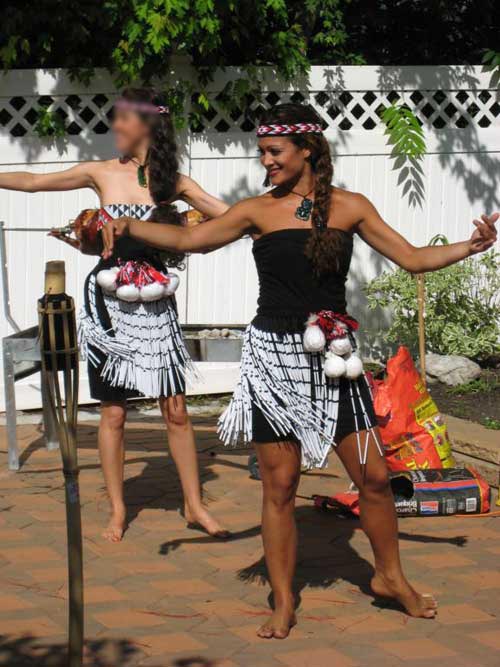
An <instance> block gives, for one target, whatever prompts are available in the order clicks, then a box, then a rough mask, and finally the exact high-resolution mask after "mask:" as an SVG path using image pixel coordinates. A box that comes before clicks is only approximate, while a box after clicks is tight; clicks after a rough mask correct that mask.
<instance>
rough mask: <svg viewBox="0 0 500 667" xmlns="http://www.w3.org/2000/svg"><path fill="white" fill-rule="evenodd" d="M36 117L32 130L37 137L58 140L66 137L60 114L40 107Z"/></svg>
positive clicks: (64, 125) (64, 123)
mask: <svg viewBox="0 0 500 667" xmlns="http://www.w3.org/2000/svg"><path fill="white" fill-rule="evenodd" d="M37 115H38V117H37V120H36V123H35V125H34V126H33V130H34V131H35V134H37V135H38V136H39V137H53V138H58V137H64V136H65V135H66V121H65V120H64V118H63V116H62V115H61V114H60V113H58V112H57V111H51V110H50V109H47V107H43V106H40V107H39V108H38V111H37Z"/></svg>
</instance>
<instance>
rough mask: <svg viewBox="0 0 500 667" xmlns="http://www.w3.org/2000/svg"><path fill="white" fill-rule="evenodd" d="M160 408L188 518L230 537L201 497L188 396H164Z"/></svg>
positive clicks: (216, 534) (215, 534)
mask: <svg viewBox="0 0 500 667" xmlns="http://www.w3.org/2000/svg"><path fill="white" fill-rule="evenodd" d="M160 408H161V411H162V414H163V419H164V420H165V424H166V426H167V433H168V444H169V448H170V452H171V454H172V458H173V459H174V462H175V465H176V466H177V472H178V473H179V477H180V480H181V486H182V492H183V494H184V516H185V517H186V520H187V521H188V523H190V524H197V525H199V526H201V527H202V528H203V529H204V530H206V532H207V533H208V534H209V535H212V536H214V537H220V538H223V539H224V538H227V537H229V535H230V533H229V532H228V531H227V530H224V528H222V526H221V525H220V524H219V522H218V521H217V520H216V519H214V518H213V517H212V516H211V514H210V513H209V512H208V511H207V510H206V508H205V507H204V505H203V503H202V500H201V488H200V476H199V472H198V458H197V455H196V445H195V440H194V432H193V425H192V424H191V420H190V419H189V416H188V414H187V409H186V400H185V397H184V396H183V395H179V396H170V397H169V398H161V399H160Z"/></svg>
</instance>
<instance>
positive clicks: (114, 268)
mask: <svg viewBox="0 0 500 667" xmlns="http://www.w3.org/2000/svg"><path fill="white" fill-rule="evenodd" d="M108 270H109V271H112V272H113V273H114V274H115V276H117V275H118V274H119V273H120V267H119V266H112V267H111V268H110V269H108Z"/></svg>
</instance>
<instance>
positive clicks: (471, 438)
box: [443, 415, 500, 488]
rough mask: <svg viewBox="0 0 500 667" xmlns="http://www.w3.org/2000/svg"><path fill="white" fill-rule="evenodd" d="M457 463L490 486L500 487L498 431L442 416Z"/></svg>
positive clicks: (499, 443)
mask: <svg viewBox="0 0 500 667" xmlns="http://www.w3.org/2000/svg"><path fill="white" fill-rule="evenodd" d="M443 416H444V419H445V420H446V423H447V425H448V432H449V434H450V439H451V443H452V450H453V455H454V457H455V460H456V462H457V463H460V464H462V463H463V464H465V465H470V466H472V467H473V468H475V469H476V470H477V471H478V473H479V474H480V475H482V476H483V477H484V479H485V480H486V481H487V482H488V484H489V485H490V486H493V487H495V488H498V487H499V486H500V431H495V430H493V429H487V428H485V427H484V426H482V425H481V424H476V423H475V422H471V421H467V420H465V419H458V418H457V417H452V416H451V415H443Z"/></svg>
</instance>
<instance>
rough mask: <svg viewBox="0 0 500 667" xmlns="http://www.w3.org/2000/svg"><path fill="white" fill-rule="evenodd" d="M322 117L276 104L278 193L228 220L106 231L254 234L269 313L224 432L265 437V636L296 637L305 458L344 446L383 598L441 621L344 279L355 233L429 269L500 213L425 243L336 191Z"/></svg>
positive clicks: (261, 450) (270, 146) (269, 124)
mask: <svg viewBox="0 0 500 667" xmlns="http://www.w3.org/2000/svg"><path fill="white" fill-rule="evenodd" d="M320 122H321V121H320V119H319V118H318V116H317V115H316V113H315V111H314V110H313V109H312V108H311V107H308V106H301V105H296V104H286V105H280V106H277V107H275V108H273V109H271V110H270V111H267V112H266V113H265V114H264V117H263V118H262V121H261V125H260V126H259V129H258V132H257V134H258V138H259V152H260V160H261V163H262V165H263V166H264V168H265V169H266V173H267V181H268V182H269V184H271V185H272V186H273V188H272V190H271V191H270V192H268V193H266V194H264V195H262V196H260V197H254V198H252V199H248V200H246V201H242V202H240V203H238V204H236V205H235V206H233V207H232V208H231V209H230V210H229V211H228V212H227V213H226V214H225V215H223V216H222V217H220V218H219V219H217V220H213V221H211V222H208V223H206V224H205V225H202V226H199V227H198V228H195V229H180V228H175V227H173V226H170V225H165V226H161V227H160V226H155V225H151V224H147V223H146V224H144V225H142V224H139V223H137V222H136V221H134V220H132V219H130V218H128V219H123V220H115V221H112V222H111V223H110V224H109V225H108V226H107V227H106V228H105V230H104V239H105V256H107V255H108V253H110V252H112V248H113V246H114V243H115V239H118V241H117V242H119V241H120V240H121V239H122V238H123V237H131V238H134V239H138V240H140V241H141V242H143V243H150V244H152V245H153V246H155V247H159V248H170V249H172V250H175V251H176V252H202V251H203V250H204V249H206V248H210V247H215V246H222V245H224V244H227V243H231V242H232V241H234V240H236V239H238V238H240V237H241V236H243V235H245V234H251V235H252V236H253V238H254V244H253V253H254V257H255V261H256V264H257V269H258V273H259V282H260V295H259V300H258V311H257V316H256V317H255V319H254V320H253V321H252V324H251V325H250V326H249V327H248V329H247V332H246V340H245V344H244V348H243V353H242V360H241V375H240V380H239V383H238V385H237V387H236V390H235V392H234V396H233V399H232V401H231V403H230V405H229V407H228V408H227V410H226V411H225V413H224V414H223V415H222V417H221V420H220V430H219V432H220V435H221V438H222V439H223V440H224V441H225V442H226V443H227V444H231V443H235V442H236V441H237V440H238V439H240V438H242V439H243V440H244V441H247V442H253V443H254V444H255V445H256V450H257V456H258V461H259V468H260V474H261V477H262V483H263V510H262V537H263V542H264V554H265V558H266V563H267V569H268V573H269V579H270V582H271V587H272V591H273V597H274V612H273V614H272V615H271V617H270V619H269V620H268V621H267V622H266V623H265V624H264V625H263V626H262V627H261V628H260V629H259V631H258V634H259V635H260V636H261V637H263V638H271V637H275V638H280V639H281V638H284V637H286V636H287V635H288V634H289V632H290V628H291V627H292V626H293V625H294V624H295V623H296V618H295V605H294V596H293V577H294V572H295V565H296V548H297V531H296V526H295V520H294V506H295V495H296V491H297V486H298V483H299V476H300V469H301V463H302V464H303V465H305V466H308V467H311V466H321V465H323V464H324V462H325V460H326V458H327V456H328V453H329V451H330V449H331V447H332V446H334V448H335V451H336V452H337V454H338V456H339V457H340V459H341V461H342V463H343V464H344V466H345V468H346V470H347V472H348V473H349V475H350V477H351V479H352V480H353V482H354V483H355V484H356V486H357V487H358V489H359V493H360V508H361V520H362V525H363V528H364V530H365V532H366V534H367V536H368V538H369V540H370V542H371V546H372V548H373V553H374V560H375V573H374V576H373V578H372V582H371V586H372V590H373V593H374V594H375V595H377V596H384V597H391V598H395V599H396V600H397V601H399V603H401V605H402V606H403V607H404V608H405V610H406V611H407V613H408V614H410V615H412V616H420V617H425V618H432V617H434V616H435V614H436V608H437V604H436V601H435V599H434V598H433V597H432V596H427V595H422V594H420V593H418V592H417V591H415V589H414V588H413V587H412V586H411V585H410V584H409V583H408V581H407V579H406V578H405V576H404V574H403V571H402V567H401V563H400V558H399V548H398V533H397V520H396V512H395V507H394V501H393V497H392V494H391V488H390V485H389V479H388V473H387V468H386V465H385V461H384V457H383V452H382V448H381V441H380V436H379V434H378V430H377V427H376V420H375V415H374V412H373V407H372V401H371V397H370V389H369V386H368V384H367V381H366V379H365V377H364V375H363V373H362V362H361V360H360V359H359V357H358V356H357V355H356V352H355V347H356V343H355V339H354V335H353V332H354V331H355V329H356V328H357V322H356V321H355V320H354V319H353V318H352V317H350V316H349V315H348V314H347V305H346V300H345V280H346V276H347V273H348V269H349V263H350V259H351V253H352V244H353V235H354V234H358V235H359V236H360V237H361V238H362V239H363V240H364V241H366V242H367V243H368V244H369V245H371V246H372V247H373V248H374V249H375V250H377V251H378V252H380V253H381V254H382V255H384V256H385V257H387V258H389V259H391V260H392V261H394V262H395V263H397V264H399V266H401V267H403V268H404V269H406V270H408V271H411V272H414V273H418V272H423V271H433V270H436V269H440V268H442V267H444V266H448V265H450V264H453V263H454V262H458V261H460V260H461V259H464V258H465V257H468V256H470V255H472V254H474V253H478V252H482V251H484V250H487V249H488V248H490V247H491V246H492V244H493V243H494V242H495V239H496V230H495V222H496V220H497V219H498V217H499V216H498V213H496V214H494V215H492V216H490V217H488V216H486V215H484V216H482V219H481V220H479V221H478V220H476V221H474V224H475V226H476V230H475V231H474V233H473V234H472V236H471V238H470V239H469V240H467V241H463V242H460V243H451V244H449V245H444V246H433V247H424V248H416V247H414V246H412V245H411V244H410V243H408V242H407V241H406V240H405V239H404V238H403V237H402V236H400V234H398V233H397V232H396V231H394V230H393V229H392V228H391V227H389V225H387V224H386V223H385V222H384V221H383V220H382V218H381V217H380V215H379V214H378V213H377V211H376V209H375V207H374V206H373V205H372V204H371V203H370V202H369V201H368V199H366V198H365V197H364V196H363V195H361V194H358V193H353V192H349V191H347V190H343V189H341V188H337V187H332V185H331V182H332V169H333V168H332V160H331V156H330V150H329V146H328V143H327V141H326V139H325V137H324V136H323V134H322V131H321V124H320Z"/></svg>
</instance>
